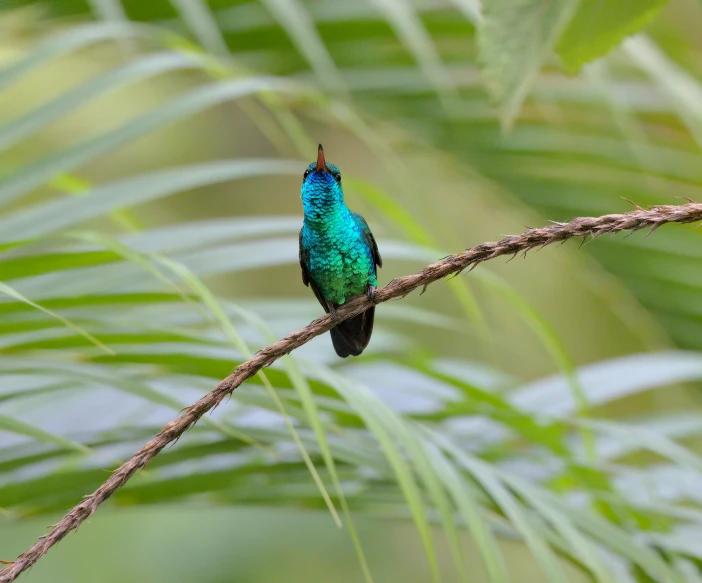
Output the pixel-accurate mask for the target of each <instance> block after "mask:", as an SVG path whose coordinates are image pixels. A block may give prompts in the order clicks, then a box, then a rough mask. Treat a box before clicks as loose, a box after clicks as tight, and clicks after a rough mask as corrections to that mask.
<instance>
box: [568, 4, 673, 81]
mask: <svg viewBox="0 0 702 583" xmlns="http://www.w3.org/2000/svg"><path fill="white" fill-rule="evenodd" d="M667 3H668V0H580V5H579V6H578V10H577V12H576V13H575V16H574V17H573V19H572V20H571V21H570V23H569V24H568V27H567V28H566V29H565V30H564V31H563V34H562V35H561V37H560V38H559V39H558V45H557V46H556V50H557V51H558V54H559V56H560V57H561V59H563V62H564V64H565V65H566V66H567V67H568V68H569V69H571V70H577V69H578V68H579V67H580V66H581V65H583V64H584V63H587V62H588V61H592V60H593V59H596V58H598V57H601V56H603V55H606V54H607V53H608V52H609V51H610V50H611V49H612V48H614V47H615V46H617V45H618V44H619V43H620V42H621V41H622V40H624V39H625V38H626V37H627V36H629V35H632V34H634V33H636V32H638V31H639V30H640V29H641V28H643V27H644V26H646V24H648V23H649V22H650V21H651V20H653V18H655V17H656V15H657V14H658V13H659V12H660V10H661V9H662V8H663V7H664V6H665V5H666V4H667Z"/></svg>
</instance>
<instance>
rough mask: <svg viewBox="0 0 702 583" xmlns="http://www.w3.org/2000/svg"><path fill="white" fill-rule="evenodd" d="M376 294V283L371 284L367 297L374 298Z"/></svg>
mask: <svg viewBox="0 0 702 583" xmlns="http://www.w3.org/2000/svg"><path fill="white" fill-rule="evenodd" d="M374 296H375V286H374V285H369V286H368V289H367V290H366V297H367V298H368V299H369V300H372V299H373V297H374Z"/></svg>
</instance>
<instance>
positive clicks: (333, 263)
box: [300, 144, 383, 358]
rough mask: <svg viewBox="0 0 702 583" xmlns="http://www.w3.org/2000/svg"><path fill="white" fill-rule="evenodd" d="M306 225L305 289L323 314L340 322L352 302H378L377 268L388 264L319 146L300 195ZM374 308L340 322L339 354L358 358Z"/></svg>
mask: <svg viewBox="0 0 702 583" xmlns="http://www.w3.org/2000/svg"><path fill="white" fill-rule="evenodd" d="M300 198H301V199H302V209H303V211H304V220H303V222H302V229H301V230H300V267H301V268H302V283H304V284H305V285H306V286H309V287H311V288H312V291H313V292H314V295H315V297H316V298H317V300H318V301H319V303H320V304H322V308H324V311H325V312H327V313H328V314H330V315H331V317H332V320H335V319H336V309H337V308H338V307H339V306H341V305H343V304H344V303H346V302H347V301H349V300H351V299H352V298H355V297H358V296H360V295H363V294H366V295H367V296H368V297H369V298H372V297H373V294H374V293H375V288H376V287H377V285H378V278H377V272H376V267H382V265H383V260H382V259H381V257H380V253H379V252H378V245H377V244H376V242H375V238H374V237H373V233H371V230H370V228H369V227H368V223H366V220H365V219H364V218H363V217H362V216H361V215H359V214H357V213H354V212H351V211H350V210H349V208H348V207H347V206H346V203H345V202H344V189H343V188H342V186H341V172H339V169H338V168H337V167H336V166H334V164H332V163H331V162H327V161H326V160H325V159H324V149H323V148H322V144H319V148H318V149H317V161H316V162H312V163H311V164H310V165H309V166H308V167H307V170H305V173H304V174H303V177H302V188H301V189H300ZM374 316H375V306H372V307H370V308H368V309H367V310H366V311H365V312H362V313H361V314H359V315H358V316H354V317H353V318H349V319H348V320H344V321H343V322H339V323H338V324H337V325H336V326H335V327H334V328H332V329H331V330H330V334H331V339H332V344H333V345H334V350H336V353H337V354H338V355H339V356H340V357H342V358H346V357H347V356H358V355H359V354H361V353H362V352H363V350H364V349H365V348H366V346H368V342H369V341H370V337H371V333H372V332H373V318H374Z"/></svg>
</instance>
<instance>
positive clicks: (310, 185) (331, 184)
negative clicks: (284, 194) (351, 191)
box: [300, 144, 344, 204]
mask: <svg viewBox="0 0 702 583" xmlns="http://www.w3.org/2000/svg"><path fill="white" fill-rule="evenodd" d="M300 198H302V200H303V202H304V203H312V204H314V203H317V204H331V203H334V202H343V201H344V192H343V189H342V188H341V172H340V171H339V169H338V168H337V167H336V166H334V164H332V163H331V162H327V161H326V160H325V159H324V148H322V144H319V148H318V149H317V161H316V162H312V164H310V165H309V166H308V167H307V170H305V173H304V174H303V176H302V189H301V191H300Z"/></svg>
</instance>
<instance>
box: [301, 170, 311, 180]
mask: <svg viewBox="0 0 702 583" xmlns="http://www.w3.org/2000/svg"><path fill="white" fill-rule="evenodd" d="M309 175H310V171H309V170H305V173H304V174H303V175H302V178H303V180H304V179H305V178H307V177H308V176H309Z"/></svg>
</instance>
